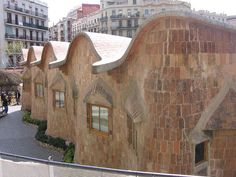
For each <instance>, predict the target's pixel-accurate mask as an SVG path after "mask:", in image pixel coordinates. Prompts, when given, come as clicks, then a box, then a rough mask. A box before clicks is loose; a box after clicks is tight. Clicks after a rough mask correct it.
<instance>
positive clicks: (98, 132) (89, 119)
mask: <svg viewBox="0 0 236 177" xmlns="http://www.w3.org/2000/svg"><path fill="white" fill-rule="evenodd" d="M86 106H87V123H88V128H89V130H90V132H92V133H94V134H96V135H98V136H105V137H106V136H109V135H111V134H112V133H111V132H112V127H111V126H110V125H111V123H110V122H111V121H112V108H111V107H108V106H105V105H102V104H92V103H87V104H86ZM92 106H98V107H104V108H107V109H108V132H105V131H101V130H98V129H95V128H92Z"/></svg>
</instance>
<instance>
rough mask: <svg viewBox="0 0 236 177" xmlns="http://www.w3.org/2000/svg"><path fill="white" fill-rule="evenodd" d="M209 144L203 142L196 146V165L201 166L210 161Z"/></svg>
mask: <svg viewBox="0 0 236 177" xmlns="http://www.w3.org/2000/svg"><path fill="white" fill-rule="evenodd" d="M207 146H208V142H207V141H205V142H202V143H199V144H197V145H196V146H195V164H196V165H197V164H200V163H202V162H205V161H207V160H208V157H207V155H208V152H207V150H208V148H207Z"/></svg>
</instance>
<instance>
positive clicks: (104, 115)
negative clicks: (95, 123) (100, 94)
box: [100, 107, 108, 132]
mask: <svg viewBox="0 0 236 177" xmlns="http://www.w3.org/2000/svg"><path fill="white" fill-rule="evenodd" d="M100 126H101V131H104V132H108V109H107V108H103V107H100Z"/></svg>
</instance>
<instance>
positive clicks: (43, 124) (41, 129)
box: [23, 112, 75, 163]
mask: <svg viewBox="0 0 236 177" xmlns="http://www.w3.org/2000/svg"><path fill="white" fill-rule="evenodd" d="M23 121H24V122H27V123H31V124H34V125H37V126H38V131H37V133H36V135H35V139H37V140H38V141H40V142H42V143H46V144H49V145H52V146H54V147H56V148H61V149H63V150H64V158H63V160H64V161H65V162H68V163H73V161H74V153H75V146H74V145H73V144H72V143H70V144H69V146H67V145H66V142H65V140H63V139H62V138H59V137H57V138H54V137H52V136H49V135H46V134H45V132H46V130H47V121H45V120H43V121H41V120H37V119H32V118H31V116H30V112H25V113H24V116H23Z"/></svg>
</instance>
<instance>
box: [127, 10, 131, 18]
mask: <svg viewBox="0 0 236 177" xmlns="http://www.w3.org/2000/svg"><path fill="white" fill-rule="evenodd" d="M127 15H128V17H131V10H130V9H128V10H127Z"/></svg>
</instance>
